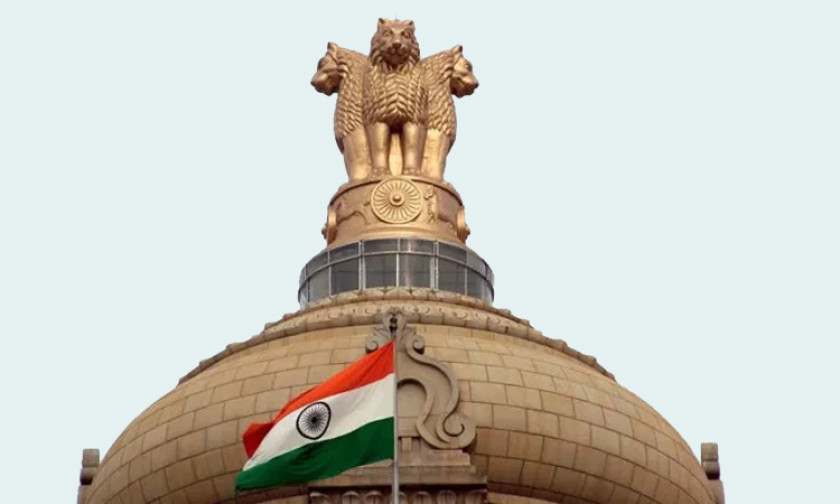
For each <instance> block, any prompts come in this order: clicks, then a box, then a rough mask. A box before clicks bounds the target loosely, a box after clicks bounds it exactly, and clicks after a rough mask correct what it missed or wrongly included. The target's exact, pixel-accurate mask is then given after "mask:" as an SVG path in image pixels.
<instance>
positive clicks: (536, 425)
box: [527, 409, 559, 438]
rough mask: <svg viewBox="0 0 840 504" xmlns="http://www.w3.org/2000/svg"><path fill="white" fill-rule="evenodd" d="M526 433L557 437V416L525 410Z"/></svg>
mask: <svg viewBox="0 0 840 504" xmlns="http://www.w3.org/2000/svg"><path fill="white" fill-rule="evenodd" d="M527 418H528V432H531V433H534V434H539V435H542V436H548V437H554V438H556V437H558V434H559V432H558V426H557V415H553V414H551V413H543V412H542V411H534V410H530V409H529V410H527Z"/></svg>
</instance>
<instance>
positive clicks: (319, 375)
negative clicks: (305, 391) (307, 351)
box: [307, 364, 344, 383]
mask: <svg viewBox="0 0 840 504" xmlns="http://www.w3.org/2000/svg"><path fill="white" fill-rule="evenodd" d="M343 368H344V364H323V365H318V366H312V367H310V368H309V375H308V376H307V383H323V382H324V381H326V380H327V378H329V377H331V376H332V375H334V374H336V373H338V372H339V371H341V370H342V369H343Z"/></svg>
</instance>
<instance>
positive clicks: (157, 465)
mask: <svg viewBox="0 0 840 504" xmlns="http://www.w3.org/2000/svg"><path fill="white" fill-rule="evenodd" d="M177 446H178V442H177V441H174V440H173V441H168V442H166V443H164V444H162V445H160V446H158V447H157V448H155V449H153V450H152V451H151V452H149V453H150V455H151V469H152V471H157V470H158V469H162V468H164V467H166V466H168V465H170V464H173V463H175V461H176V460H177V459H178V457H177Z"/></svg>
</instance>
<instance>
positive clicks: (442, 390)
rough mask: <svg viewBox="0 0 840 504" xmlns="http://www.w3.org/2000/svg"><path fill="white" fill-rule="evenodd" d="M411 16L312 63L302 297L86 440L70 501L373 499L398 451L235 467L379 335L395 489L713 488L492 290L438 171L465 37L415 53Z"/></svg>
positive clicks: (623, 392)
mask: <svg viewBox="0 0 840 504" xmlns="http://www.w3.org/2000/svg"><path fill="white" fill-rule="evenodd" d="M415 29H416V28H415V25H414V23H413V22H411V21H400V20H387V19H380V20H379V21H378V23H377V26H376V31H375V33H374V36H373V39H372V40H371V46H370V50H369V52H368V53H367V54H363V53H360V52H356V51H352V50H349V49H345V48H342V47H340V46H339V45H337V44H334V43H329V44H327V52H326V54H325V55H324V56H323V58H321V60H320V61H319V62H318V66H317V71H316V73H315V75H314V76H313V77H312V79H311V83H312V85H313V86H314V87H315V89H316V90H317V91H319V92H321V93H324V94H326V95H332V94H336V95H337V97H336V109H335V117H334V133H335V140H336V143H337V145H338V148H339V151H340V153H341V154H342V156H343V159H344V166H345V169H346V172H347V182H346V183H345V184H343V185H342V186H340V187H339V188H338V190H337V191H336V193H335V195H334V196H333V197H332V198H331V199H330V201H329V204H328V207H327V217H326V223H325V224H324V227H323V229H322V234H323V236H324V238H325V239H326V247H325V248H324V249H323V250H321V251H320V252H318V253H317V254H315V255H314V257H313V258H312V259H311V260H310V261H309V262H308V263H307V264H306V265H304V267H303V269H302V271H301V275H300V282H299V285H298V291H297V292H298V301H299V303H300V309H299V310H298V311H296V312H294V313H289V314H287V315H284V316H283V317H282V319H281V320H279V321H277V322H272V323H269V324H266V326H265V329H264V330H263V331H262V332H261V333H260V334H258V335H256V336H254V337H252V338H250V339H249V340H246V341H243V342H240V343H234V344H231V345H228V346H227V347H226V348H225V349H223V350H222V351H220V352H219V353H217V354H216V355H214V356H212V357H210V358H208V359H205V360H203V361H201V362H200V363H199V365H198V366H197V367H196V368H195V369H193V370H192V371H190V372H188V373H187V374H186V375H185V376H184V377H182V378H181V380H180V381H179V382H178V385H177V386H176V387H175V388H174V389H173V390H172V391H170V392H168V393H167V394H165V395H164V396H163V397H162V398H160V399H159V400H158V401H156V402H155V403H153V404H152V405H151V406H149V407H148V408H147V409H146V410H145V411H143V412H142V413H141V414H140V415H139V416H138V417H137V418H136V419H135V420H134V421H133V422H131V424H129V425H128V427H126V429H125V430H124V431H123V432H122V434H121V435H120V436H119V437H118V438H117V440H116V441H115V442H114V444H113V446H111V448H110V449H109V450H108V452H107V454H106V455H105V457H104V458H103V459H102V461H101V463H100V460H99V452H98V450H85V451H84V453H83V458H82V470H81V473H80V484H81V485H80V487H79V495H78V502H79V504H110V503H128V502H131V503H150V504H151V503H155V504H158V503H159V504H162V503H167V502H187V503H190V504H211V503H234V502H237V503H252V504H257V503H265V504H269V503H271V504H310V503H311V504H384V503H385V501H386V500H389V499H391V498H392V496H391V474H392V470H393V463H392V462H391V461H390V460H386V461H383V462H377V463H375V464H370V465H366V466H361V467H356V468H354V469H350V470H349V471H346V472H344V473H341V474H339V475H338V476H334V477H331V478H327V479H324V480H319V481H312V482H310V483H308V484H297V485H291V486H278V487H271V488H268V489H265V490H257V491H244V492H242V493H241V494H239V495H238V496H237V495H236V492H235V487H234V478H235V476H236V475H237V474H238V473H239V472H240V471H241V470H242V468H243V466H244V464H245V462H246V460H247V458H248V457H247V455H246V451H245V448H244V447H243V443H242V434H243V432H244V431H245V429H246V428H247V427H248V426H249V425H251V424H252V423H254V422H267V421H269V420H270V419H271V418H272V417H273V416H274V415H275V414H276V413H277V412H278V411H279V410H280V409H281V408H283V406H284V405H285V404H286V403H287V402H288V401H289V400H290V399H291V398H293V397H296V396H297V395H298V394H300V393H302V392H303V391H306V390H308V389H310V388H312V387H313V386H315V385H317V384H320V383H322V382H324V381H325V380H326V379H327V378H329V377H331V376H333V375H335V374H336V373H337V372H339V371H341V370H342V369H344V368H345V367H346V366H347V365H348V364H349V363H352V362H356V361H357V360H359V359H361V358H362V357H364V356H365V355H366V354H368V353H371V352H375V351H377V349H380V348H382V346H383V344H384V343H386V342H387V341H389V340H393V341H394V342H395V345H394V346H393V347H391V346H388V347H387V348H388V349H390V348H393V349H394V350H395V353H394V363H395V365H394V368H393V369H395V370H396V375H395V378H394V380H395V382H396V383H397V391H396V396H395V397H396V404H397V405H398V418H397V421H396V422H392V423H393V424H394V425H396V429H397V431H398V439H397V440H396V442H395V446H396V447H397V449H398V453H399V464H398V468H399V474H400V492H401V496H402V502H409V503H412V504H415V503H416V504H483V503H486V502H492V503H499V504H502V503H505V504H506V503H510V504H542V503H547V502H562V503H567V504H569V503H575V504H593V503H595V504H618V503H636V504H650V503H658V504H686V503H688V504H724V494H723V485H722V483H721V481H720V462H719V458H718V447H717V445H716V444H714V443H704V444H703V446H702V449H701V454H702V456H701V459H700V460H698V459H697V457H695V455H694V454H693V453H692V451H691V449H690V448H689V446H688V445H687V444H686V442H685V441H684V440H683V439H682V437H680V435H679V433H678V432H677V431H676V430H675V429H674V428H673V427H672V426H671V425H670V424H669V423H668V422H667V421H666V420H665V419H664V418H662V416H661V415H659V413H657V412H656V410H654V409H653V408H652V407H651V406H650V405H648V404H647V403H645V402H644V401H643V400H642V399H640V398H639V397H637V396H636V395H635V394H633V393H632V392H630V391H629V390H627V389H625V388H624V387H622V386H621V385H620V384H618V383H617V382H616V380H615V378H614V377H613V375H612V374H610V373H609V372H608V371H607V370H606V369H604V368H603V367H602V366H601V365H600V364H599V363H598V362H597V360H596V359H595V357H592V356H589V355H585V354H583V353H581V352H579V351H577V350H575V349H573V348H571V347H569V346H568V345H567V344H566V342H565V341H562V340H558V339H552V338H549V337H546V336H545V335H543V334H542V333H541V332H540V331H538V330H536V329H535V328H534V327H532V326H531V324H530V323H529V322H528V321H527V320H524V319H520V318H518V317H516V316H514V315H513V314H512V313H511V312H510V311H508V310H504V309H499V308H495V307H493V306H492V301H493V297H494V287H493V279H494V277H493V271H492V270H491V269H490V266H489V265H488V264H487V263H486V262H485V261H484V260H483V259H482V258H481V257H480V256H479V255H478V254H477V253H475V252H474V251H472V250H470V249H469V248H468V247H467V246H466V239H467V237H468V235H469V233H470V230H469V227H468V226H467V224H466V220H465V212H464V205H463V202H462V201H461V197H460V196H459V194H458V192H457V191H456V190H455V188H454V187H452V185H451V184H449V183H448V182H446V181H445V180H444V173H445V169H446V159H447V155H448V153H449V150H450V149H451V148H452V146H453V144H454V142H455V136H456V124H457V122H456V118H455V105H454V99H453V97H458V98H460V97H463V96H467V95H470V94H472V93H473V92H474V91H475V90H476V89H477V88H478V80H477V79H476V77H475V75H474V74H473V68H472V64H471V63H470V62H469V61H468V60H467V59H466V58H465V56H464V49H463V48H462V47H461V46H460V45H456V46H454V47H452V48H451V49H447V50H444V51H441V52H438V53H437V54H433V55H431V56H426V57H422V56H421V52H420V46H419V43H418V40H417V37H416V35H415ZM508 273H510V272H508ZM383 350H384V349H383ZM376 355H377V356H379V355H382V354H381V353H379V354H376ZM372 357H375V356H372ZM296 404H297V403H296ZM317 404H321V403H317ZM317 404H316V405H317ZM310 406H311V405H310ZM337 411H338V410H331V409H329V408H327V407H321V408H320V409H318V408H315V407H311V410H307V412H306V413H307V414H306V415H300V416H299V417H293V418H298V419H299V422H298V424H296V425H297V428H296V431H295V432H299V433H300V435H301V436H303V437H306V438H307V439H309V440H317V439H320V438H321V436H326V438H328V437H329V436H330V434H329V433H330V429H331V428H332V427H331V426H332V425H334V424H340V423H341V414H340V413H338V412H337ZM333 417H335V418H333ZM344 418H347V415H344ZM301 419H302V420H301ZM301 422H302V423H301ZM368 460H370V459H368Z"/></svg>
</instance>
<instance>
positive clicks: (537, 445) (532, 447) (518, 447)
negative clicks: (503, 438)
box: [507, 432, 543, 461]
mask: <svg viewBox="0 0 840 504" xmlns="http://www.w3.org/2000/svg"><path fill="white" fill-rule="evenodd" d="M542 449H543V438H542V436H535V435H531V434H523V433H521V432H511V433H510V438H509V440H508V448H507V456H508V457H511V458H516V459H525V460H533V461H539V460H540V455H541V454H542Z"/></svg>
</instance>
